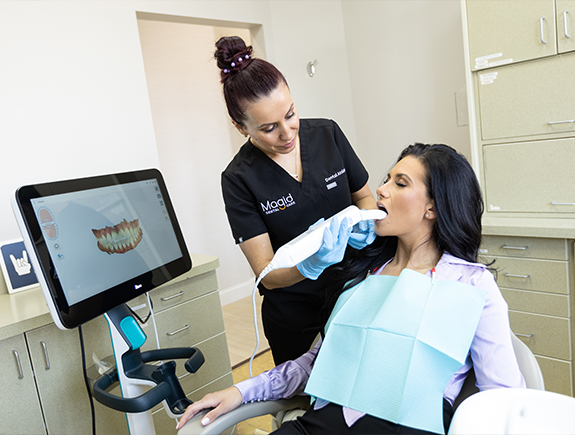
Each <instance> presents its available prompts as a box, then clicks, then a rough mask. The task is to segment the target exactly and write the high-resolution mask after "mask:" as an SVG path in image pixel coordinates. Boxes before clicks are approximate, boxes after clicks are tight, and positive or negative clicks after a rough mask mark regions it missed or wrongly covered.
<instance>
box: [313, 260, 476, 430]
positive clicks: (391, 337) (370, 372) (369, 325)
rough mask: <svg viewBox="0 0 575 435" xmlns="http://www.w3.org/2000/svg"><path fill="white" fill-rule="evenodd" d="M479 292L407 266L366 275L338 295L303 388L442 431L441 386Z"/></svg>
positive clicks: (463, 352) (460, 359) (471, 331)
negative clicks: (389, 272) (397, 271)
mask: <svg viewBox="0 0 575 435" xmlns="http://www.w3.org/2000/svg"><path fill="white" fill-rule="evenodd" d="M486 298H487V292H486V291H484V290H481V289H478V288H476V287H473V286H471V285H469V284H463V283H459V282H454V281H436V282H435V283H433V282H432V280H431V278H428V277H426V276H425V275H422V274H420V273H418V272H415V271H413V270H410V269H404V270H403V271H402V272H401V274H400V275H399V276H398V277H395V276H386V275H374V276H369V277H368V278H367V279H366V280H364V281H363V282H362V283H360V284H358V285H357V286H355V287H353V288H351V289H349V290H347V291H346V292H344V293H343V294H342V295H341V296H340V298H339V299H338V301H337V303H336V305H335V307H334V310H333V313H332V314H331V316H330V318H329V320H328V323H327V328H326V329H327V333H326V336H325V340H324V341H323V344H322V346H321V349H320V351H319V353H318V356H317V359H316V361H315V364H314V367H313V370H312V373H311V375H310V378H309V381H308V383H307V386H306V389H305V392H306V393H307V394H310V395H311V396H314V397H318V398H322V399H324V400H327V401H330V402H332V403H336V404H338V405H341V406H345V407H348V408H351V409H355V410H357V411H361V412H365V413H367V414H370V415H372V416H375V417H378V418H382V419H385V420H389V421H391V422H394V423H398V424H402V425H404V426H409V427H413V428H417V429H422V430H427V431H430V432H436V433H444V427H443V392H444V390H445V388H446V386H447V383H448V382H449V380H450V379H451V378H452V376H453V375H454V373H455V372H456V371H457V370H458V369H459V368H461V366H462V365H463V364H464V362H465V359H466V357H467V354H468V352H469V348H470V346H471V342H472V340H473V337H474V335H475V330H476V329H477V325H478V323H479V318H480V316H481V312H482V311H483V306H484V304H485V300H486Z"/></svg>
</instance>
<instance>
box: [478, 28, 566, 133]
mask: <svg viewBox="0 0 575 435" xmlns="http://www.w3.org/2000/svg"><path fill="white" fill-rule="evenodd" d="M574 38H575V35H574ZM574 71H575V52H574V53H569V54H565V55H562V56H553V57H550V58H546V59H539V60H534V61H531V62H524V63H521V64H517V65H507V66H505V67H499V68H493V69H490V70H488V71H481V72H479V73H477V74H475V80H476V83H477V88H476V89H477V103H478V104H477V105H478V115H479V116H478V121H479V122H480V133H481V139H482V140H483V141H490V142H493V141H497V140H505V139H507V140H509V139H513V140H524V138H526V137H529V136H536V135H551V134H561V133H563V134H567V135H575V74H573V72H574ZM562 103H563V104H562Z"/></svg>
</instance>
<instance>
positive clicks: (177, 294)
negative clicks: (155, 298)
mask: <svg viewBox="0 0 575 435" xmlns="http://www.w3.org/2000/svg"><path fill="white" fill-rule="evenodd" d="M183 294H184V292H183V291H180V292H179V293H176V294H175V295H172V296H168V297H165V298H160V300H161V301H162V302H166V301H169V300H170V299H174V298H177V297H178V296H182V295H183Z"/></svg>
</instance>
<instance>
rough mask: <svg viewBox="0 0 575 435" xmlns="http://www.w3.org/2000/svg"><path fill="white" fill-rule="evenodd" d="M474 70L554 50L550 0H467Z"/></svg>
mask: <svg viewBox="0 0 575 435" xmlns="http://www.w3.org/2000/svg"><path fill="white" fill-rule="evenodd" d="M466 3H467V4H466V10H467V23H468V25H467V31H468V34H469V57H470V63H471V68H472V70H473V71H477V70H480V69H485V68H491V67H494V66H498V65H504V64H508V63H512V62H521V61H524V60H528V59H535V58H539V57H544V56H551V55H554V54H556V53H557V48H556V24H555V23H556V20H555V9H554V1H553V0H529V1H518V0H467V2H466Z"/></svg>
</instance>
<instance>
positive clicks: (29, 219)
mask: <svg viewBox="0 0 575 435" xmlns="http://www.w3.org/2000/svg"><path fill="white" fill-rule="evenodd" d="M146 180H157V186H158V187H159V189H160V193H161V195H162V199H163V201H164V204H165V209H166V210H167V213H168V217H169V220H170V222H171V224H172V229H173V231H174V235H175V238H176V240H177V243H178V246H179V249H180V251H181V254H182V255H181V257H179V258H177V259H175V260H173V261H171V262H168V263H166V264H164V265H161V266H159V267H156V268H155V269H153V270H148V271H147V272H145V273H143V274H141V275H139V276H137V277H135V278H132V279H129V280H127V281H124V282H120V283H118V284H117V285H115V286H112V287H110V288H108V289H105V290H103V291H101V292H100V293H98V294H95V295H93V296H91V297H88V298H87V299H84V300H81V301H79V302H76V303H74V304H69V303H68V300H67V298H66V295H65V293H64V291H63V288H62V283H61V281H60V279H59V278H58V276H57V273H55V270H56V269H55V265H54V262H53V259H52V257H51V255H50V253H49V251H48V247H47V243H46V240H45V237H44V234H43V231H42V229H41V227H40V224H39V222H38V219H37V217H36V212H35V210H34V207H33V205H32V200H34V199H37V198H41V197H47V196H52V195H61V194H66V193H72V192H79V191H83V190H90V189H98V188H102V187H108V186H115V185H122V184H127V183H134V182H138V181H146ZM13 208H14V212H15V215H16V219H17V221H18V223H19V226H20V231H21V232H22V235H23V238H24V243H25V245H26V248H27V250H28V252H29V253H31V254H32V255H31V260H32V265H33V266H34V270H35V272H36V275H37V277H38V282H39V283H40V286H41V287H42V290H43V292H44V296H45V298H46V301H47V303H48V307H49V309H50V313H51V314H52V317H53V319H54V322H55V323H56V325H57V326H58V327H59V328H61V329H72V328H75V327H77V326H79V325H81V324H83V323H86V322H88V321H89V320H92V319H94V318H96V317H98V316H100V315H102V314H104V313H106V312H107V311H109V310H111V309H112V308H114V307H116V306H118V305H120V304H122V303H126V302H128V301H130V300H132V299H134V298H136V297H138V296H140V295H142V294H144V293H146V292H148V291H150V290H152V289H154V288H156V287H158V286H160V285H162V284H164V283H166V282H168V281H170V280H171V279H173V278H176V277H177V276H179V275H182V274H184V273H186V272H187V271H189V270H190V269H191V267H192V261H191V258H190V255H189V252H188V250H187V247H186V243H185V240H184V237H183V234H182V231H181V229H180V226H179V224H178V221H177V219H176V214H175V212H174V207H173V205H172V202H171V200H170V198H169V195H168V190H167V188H166V184H165V181H164V179H163V177H162V174H161V173H160V171H158V170H157V169H145V170H139V171H134V172H125V173H118V174H109V175H100V176H94V177H86V178H79V179H73V180H64V181H56V182H48V183H41V184H33V185H28V186H22V187H20V188H19V189H17V190H16V193H15V197H14V198H13Z"/></svg>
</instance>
